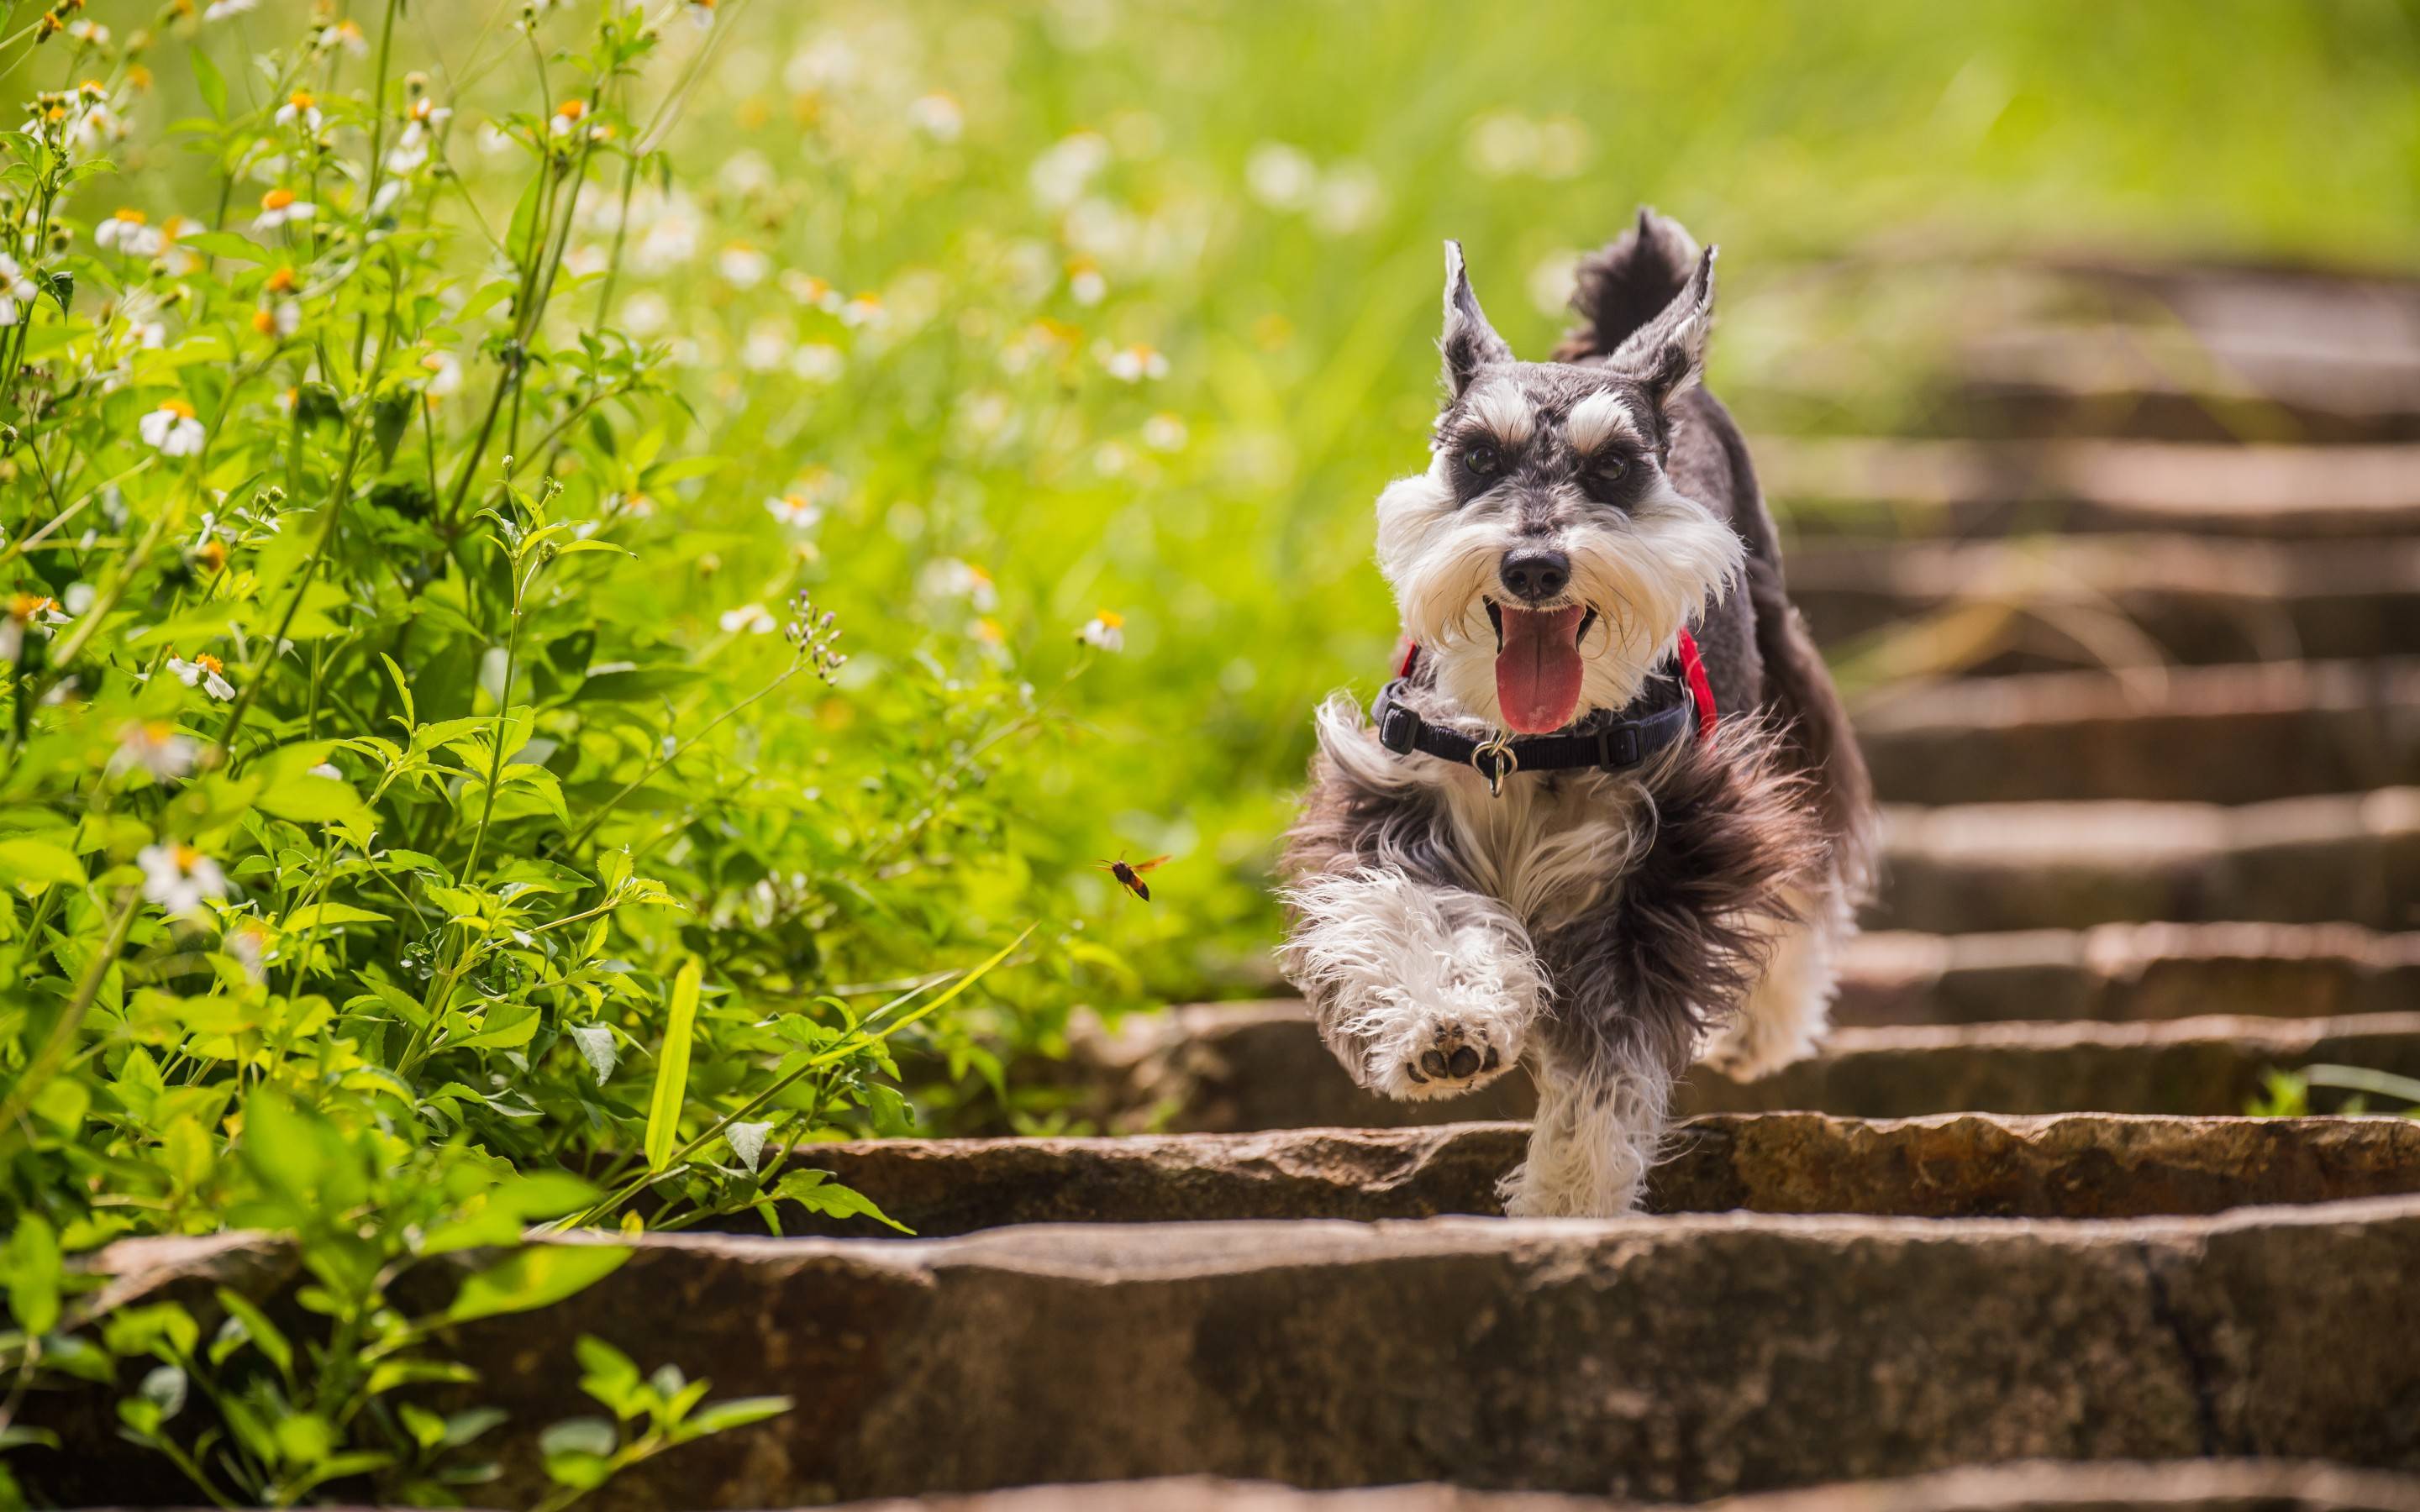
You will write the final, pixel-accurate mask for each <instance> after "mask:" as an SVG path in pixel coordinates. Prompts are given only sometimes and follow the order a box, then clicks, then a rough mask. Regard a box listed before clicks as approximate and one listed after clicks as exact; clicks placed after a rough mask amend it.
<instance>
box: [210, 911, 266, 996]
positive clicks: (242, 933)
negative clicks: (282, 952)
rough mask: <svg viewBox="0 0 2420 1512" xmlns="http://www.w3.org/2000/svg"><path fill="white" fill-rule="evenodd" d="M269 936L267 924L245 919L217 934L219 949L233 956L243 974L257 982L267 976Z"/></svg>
mask: <svg viewBox="0 0 2420 1512" xmlns="http://www.w3.org/2000/svg"><path fill="white" fill-rule="evenodd" d="M270 938H271V936H270V933H269V930H268V928H267V926H265V925H262V924H260V923H257V922H255V921H251V920H246V921H245V922H242V923H239V924H237V925H235V926H233V927H232V928H230V929H229V930H227V931H226V933H224V934H222V935H220V936H219V949H222V950H225V952H226V953H227V954H228V955H230V956H233V957H234V958H235V964H237V965H239V966H241V967H242V968H243V974H244V975H245V976H247V977H249V978H251V979H252V980H254V981H255V982H259V981H261V980H264V979H265V978H266V977H267V976H268V969H267V968H268V964H269V941H270Z"/></svg>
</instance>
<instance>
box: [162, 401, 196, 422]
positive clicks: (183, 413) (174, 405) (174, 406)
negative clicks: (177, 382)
mask: <svg viewBox="0 0 2420 1512" xmlns="http://www.w3.org/2000/svg"><path fill="white" fill-rule="evenodd" d="M160 408H161V409H164V410H166V411H167V412H168V413H169V414H172V415H174V416H176V417H177V418H178V420H191V419H193V418H194V407H193V406H192V405H189V404H187V403H186V402H185V401H184V400H182V399H163V400H162V401H160Z"/></svg>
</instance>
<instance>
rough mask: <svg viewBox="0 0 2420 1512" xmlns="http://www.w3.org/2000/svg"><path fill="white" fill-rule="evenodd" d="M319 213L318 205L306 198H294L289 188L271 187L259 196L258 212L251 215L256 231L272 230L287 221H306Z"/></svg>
mask: <svg viewBox="0 0 2420 1512" xmlns="http://www.w3.org/2000/svg"><path fill="white" fill-rule="evenodd" d="M318 213H319V207H318V206H317V205H314V204H312V203H311V202H310V201H309V200H307V199H296V198H295V197H294V191H292V190H290V189H272V190H271V191H270V192H269V193H266V194H263V195H261V196H260V213H259V214H258V215H256V216H254V217H253V221H252V228H253V229H254V230H256V231H274V230H276V229H277V228H278V227H279V226H281V225H284V224H287V222H288V221H307V220H309V219H311V217H313V216H314V215H317V214H318Z"/></svg>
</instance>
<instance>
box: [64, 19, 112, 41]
mask: <svg viewBox="0 0 2420 1512" xmlns="http://www.w3.org/2000/svg"><path fill="white" fill-rule="evenodd" d="M68 35H69V36H70V37H72V38H74V39H76V40H77V41H79V42H82V43H84V44H85V46H87V47H107V46H108V45H109V28H108V27H106V26H104V25H102V24H101V23H99V22H97V21H71V22H70V23H68Z"/></svg>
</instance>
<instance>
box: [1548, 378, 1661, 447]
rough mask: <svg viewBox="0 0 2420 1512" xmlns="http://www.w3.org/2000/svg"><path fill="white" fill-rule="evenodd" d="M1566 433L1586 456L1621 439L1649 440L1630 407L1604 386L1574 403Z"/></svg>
mask: <svg viewBox="0 0 2420 1512" xmlns="http://www.w3.org/2000/svg"><path fill="white" fill-rule="evenodd" d="M1563 436H1564V438H1565V439H1566V440H1569V441H1570V442H1571V443H1572V450H1573V451H1575V452H1577V453H1579V454H1580V455H1582V456H1586V455H1590V453H1593V452H1598V451H1602V450H1603V449H1604V448H1605V447H1606V445H1607V444H1608V443H1610V442H1613V441H1617V440H1622V441H1628V442H1630V443H1631V444H1632V445H1634V446H1641V445H1644V444H1646V440H1647V437H1646V435H1645V433H1644V432H1642V431H1641V430H1640V429H1639V428H1638V420H1637V416H1635V415H1633V414H1632V413H1631V412H1630V407H1629V406H1628V405H1625V404H1623V403H1622V402H1621V399H1620V398H1619V397H1617V396H1616V395H1614V394H1612V393H1606V392H1605V391H1603V390H1599V391H1598V392H1597V393H1591V394H1590V395H1589V396H1588V397H1587V398H1585V399H1582V400H1581V401H1580V402H1579V403H1577V404H1575V405H1574V406H1572V412H1571V414H1570V416H1569V417H1567V418H1566V419H1565V420H1564V421H1563Z"/></svg>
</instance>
